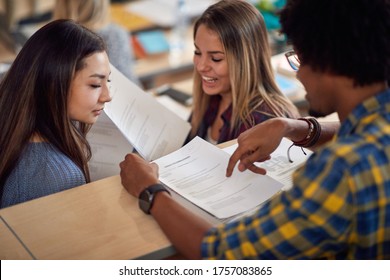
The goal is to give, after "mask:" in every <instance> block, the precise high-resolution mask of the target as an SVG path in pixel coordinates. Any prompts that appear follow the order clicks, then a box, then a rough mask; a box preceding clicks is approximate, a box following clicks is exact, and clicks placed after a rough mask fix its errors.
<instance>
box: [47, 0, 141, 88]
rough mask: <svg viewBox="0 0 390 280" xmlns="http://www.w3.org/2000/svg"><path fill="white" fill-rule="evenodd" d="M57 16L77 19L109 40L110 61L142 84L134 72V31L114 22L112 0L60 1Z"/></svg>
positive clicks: (54, 15)
mask: <svg viewBox="0 0 390 280" xmlns="http://www.w3.org/2000/svg"><path fill="white" fill-rule="evenodd" d="M53 18H54V19H73V20H75V21H77V22H78V23H80V24H82V25H84V26H85V27H87V28H89V29H91V30H92V31H95V32H96V33H97V34H99V35H100V36H101V37H102V38H103V40H104V41H105V42H106V45H107V48H108V56H109V58H110V62H111V63H112V65H114V66H115V67H116V68H117V69H118V70H119V71H121V72H122V73H123V74H124V75H125V76H126V77H127V78H129V79H130V80H132V81H133V82H135V83H137V84H139V80H138V77H137V75H136V74H135V72H134V53H133V49H132V46H131V44H130V34H129V33H128V32H127V31H126V30H125V29H124V28H122V27H121V26H119V25H116V24H114V23H112V22H111V18H110V0H83V1H79V0H57V1H56V5H55V8H54V11H53Z"/></svg>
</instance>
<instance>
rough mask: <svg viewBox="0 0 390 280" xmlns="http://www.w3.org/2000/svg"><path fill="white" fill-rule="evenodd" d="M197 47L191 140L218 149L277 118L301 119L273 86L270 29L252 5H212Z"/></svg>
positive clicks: (233, 1) (234, 0)
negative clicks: (259, 124)
mask: <svg viewBox="0 0 390 280" xmlns="http://www.w3.org/2000/svg"><path fill="white" fill-rule="evenodd" d="M194 45H195V52H194V65H195V70H194V89H193V97H194V105H193V113H192V116H191V124H192V130H191V132H190V137H189V139H192V138H193V137H195V136H200V137H202V138H204V139H206V140H207V141H209V142H211V143H214V144H217V143H221V142H225V141H228V140H231V139H235V138H237V137H238V136H239V135H240V133H242V132H244V131H245V130H247V129H249V128H251V127H253V126H255V125H256V124H258V123H261V122H263V121H265V120H267V119H270V118H273V117H289V118H297V117H299V114H298V111H297V109H296V107H295V106H294V105H293V104H292V103H291V102H290V101H289V100H288V99H287V98H286V97H285V96H284V95H283V94H282V93H281V91H280V89H279V88H278V86H277V84H276V82H275V78H274V73H273V70H272V67H271V50H270V47H269V43H268V38H267V30H266V27H265V24H264V20H263V17H262V15H261V14H260V13H259V11H258V10H257V9H256V8H255V7H254V6H253V5H251V4H250V3H248V2H246V1H240V0H224V1H220V2H218V3H216V4H214V5H212V6H210V7H209V8H208V9H207V10H206V11H205V12H204V13H203V14H202V16H201V17H200V18H199V19H198V20H197V21H196V23H195V27H194ZM189 139H188V140H189Z"/></svg>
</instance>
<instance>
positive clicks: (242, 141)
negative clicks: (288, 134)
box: [226, 118, 284, 177]
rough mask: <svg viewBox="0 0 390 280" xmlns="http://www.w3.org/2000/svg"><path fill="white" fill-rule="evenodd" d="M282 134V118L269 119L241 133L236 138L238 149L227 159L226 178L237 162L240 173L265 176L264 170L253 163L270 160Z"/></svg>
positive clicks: (231, 172)
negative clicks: (247, 170) (248, 171)
mask: <svg viewBox="0 0 390 280" xmlns="http://www.w3.org/2000/svg"><path fill="white" fill-rule="evenodd" d="M283 134H284V130H283V119H282V118H274V119H270V120H268V121H265V122H263V123H260V124H258V125H256V126H254V127H252V128H251V129H248V130H247V131H245V132H243V133H241V134H240V136H239V137H238V138H237V143H238V147H237V149H236V150H235V151H234V153H233V154H232V156H231V157H230V159H229V163H228V166H227V168H226V176H227V177H230V176H231V175H232V174H233V169H234V167H235V166H236V164H237V162H239V164H238V170H239V171H241V172H242V171H245V170H246V169H249V170H251V171H252V172H254V173H258V174H265V173H266V171H265V169H263V168H260V167H257V166H256V165H255V164H254V163H255V162H261V161H265V160H268V159H270V158H271V156H270V155H271V153H272V152H273V151H274V150H275V149H276V148H277V147H278V146H279V144H280V141H281V140H282V138H283V136H284V135H283Z"/></svg>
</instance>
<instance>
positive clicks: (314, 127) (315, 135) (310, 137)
mask: <svg viewBox="0 0 390 280" xmlns="http://www.w3.org/2000/svg"><path fill="white" fill-rule="evenodd" d="M298 120H303V121H306V123H307V124H308V125H309V132H308V134H307V135H306V137H305V138H304V139H302V140H301V141H293V145H294V146H298V147H305V148H309V147H312V146H314V145H315V144H316V143H317V141H318V139H319V138H320V136H321V125H320V123H319V122H318V121H317V120H316V119H315V118H299V119H298Z"/></svg>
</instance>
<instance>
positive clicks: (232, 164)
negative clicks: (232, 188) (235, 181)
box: [226, 147, 242, 177]
mask: <svg viewBox="0 0 390 280" xmlns="http://www.w3.org/2000/svg"><path fill="white" fill-rule="evenodd" d="M241 150H242V149H240V147H238V148H237V149H236V150H235V151H234V153H233V154H232V155H231V156H230V158H229V162H228V166H227V168H226V176H227V177H230V176H231V175H232V174H233V169H234V167H235V166H236V164H237V162H238V161H239V160H240V158H241V155H242V152H241Z"/></svg>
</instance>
